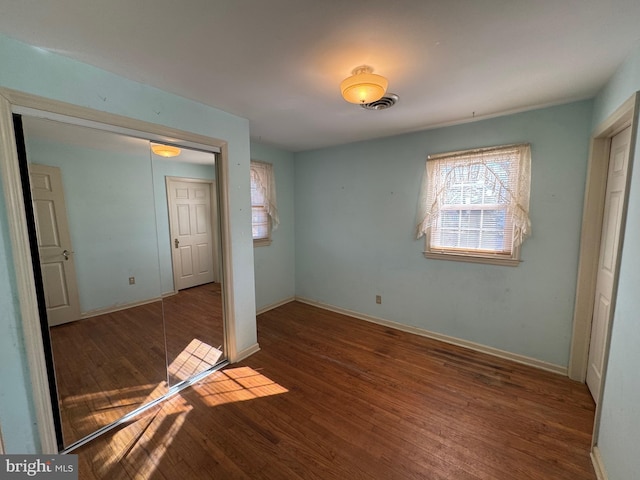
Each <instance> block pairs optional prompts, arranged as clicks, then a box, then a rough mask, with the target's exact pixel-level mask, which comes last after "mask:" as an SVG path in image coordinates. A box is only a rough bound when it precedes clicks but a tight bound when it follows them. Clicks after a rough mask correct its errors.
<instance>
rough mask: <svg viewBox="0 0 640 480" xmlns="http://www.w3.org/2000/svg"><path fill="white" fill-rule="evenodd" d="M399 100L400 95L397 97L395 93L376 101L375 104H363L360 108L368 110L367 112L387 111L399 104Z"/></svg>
mask: <svg viewBox="0 0 640 480" xmlns="http://www.w3.org/2000/svg"><path fill="white" fill-rule="evenodd" d="M399 98H400V97H398V95H396V94H395V93H388V94H386V95H385V96H384V97H382V98H381V99H380V100H376V101H375V102H371V103H363V104H362V105H360V106H361V107H362V108H366V109H367V110H386V109H387V108H391V107H393V106H394V105H395V104H396V103H397V101H398V99H399Z"/></svg>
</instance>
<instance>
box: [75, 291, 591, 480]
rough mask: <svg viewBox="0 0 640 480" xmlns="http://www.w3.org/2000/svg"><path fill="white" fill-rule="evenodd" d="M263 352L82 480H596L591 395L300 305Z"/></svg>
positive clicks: (264, 327) (278, 319) (111, 445)
mask: <svg viewBox="0 0 640 480" xmlns="http://www.w3.org/2000/svg"><path fill="white" fill-rule="evenodd" d="M258 341H259V342H260V347H261V350H260V351H259V352H257V353H256V354H254V355H252V356H251V357H249V358H247V359H246V360H244V361H242V362H240V363H238V364H233V365H229V366H227V367H225V368H224V369H223V370H220V371H218V372H215V373H213V374H211V375H210V376H208V377H206V378H205V379H203V380H201V381H200V382H198V383H196V384H195V385H194V386H193V387H190V388H187V389H185V390H183V391H182V392H180V393H179V394H177V395H176V396H174V397H171V398H170V399H169V400H168V401H167V402H164V403H163V404H162V405H159V406H157V407H156V408H154V410H153V411H149V412H147V413H145V414H144V415H142V416H141V417H140V418H138V419H136V420H135V421H131V422H130V423H129V424H127V425H123V426H121V427H119V428H118V429H117V430H113V431H111V432H109V433H107V434H106V435H104V436H102V437H100V438H98V439H96V440H95V441H94V442H91V443H89V444H87V445H84V446H82V447H81V448H79V449H78V450H77V451H75V452H74V453H77V454H78V455H79V471H80V479H83V480H92V479H109V480H113V479H123V480H125V479H145V480H182V479H189V480H197V479H203V480H204V479H206V480H210V479H236V478H237V479H252V480H253V479H265V480H273V479H288V480H294V479H303V478H304V479H335V480H345V479H380V480H388V479H398V480H400V479H416V480H417V479H429V480H481V479H482V480H514V479H517V480H520V479H531V480H533V479H536V480H595V479H596V476H595V473H594V470H593V467H592V466H591V462H590V458H589V449H590V441H591V429H592V427H593V416H594V404H593V400H592V399H591V397H590V395H589V392H588V390H587V388H586V386H585V385H584V384H581V383H578V382H574V381H571V380H569V379H568V378H566V377H564V376H561V375H557V374H554V373H549V372H545V371H541V370H538V369H535V368H532V367H528V366H525V365H521V364H518V363H514V362H512V361H509V360H505V359H501V358H497V357H493V356H489V355H486V354H482V353H479V352H475V351H471V350H467V349H464V348H461V347H457V346H453V345H449V344H445V343H442V342H438V341H436V340H431V339H428V338H424V337H420V336H416V335H412V334H409V333H405V332H401V331H398V330H393V329H390V328H387V327H384V326H380V325H374V324H371V323H367V322H364V321H362V320H356V319H353V318H350V317H346V316H344V315H340V314H337V313H333V312H328V311H325V310H321V309H318V308H315V307H311V306H308V305H304V304H301V303H298V302H292V303H288V304H286V305H283V306H281V307H278V308H276V309H274V310H271V311H269V312H266V313H263V314H261V315H260V316H258Z"/></svg>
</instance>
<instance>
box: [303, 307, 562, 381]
mask: <svg viewBox="0 0 640 480" xmlns="http://www.w3.org/2000/svg"><path fill="white" fill-rule="evenodd" d="M296 300H297V301H298V302H302V303H306V304H308V305H313V306H314V307H319V308H322V309H324V310H329V311H332V312H336V313H340V314H342V315H348V316H349V317H354V318H357V319H359V320H364V321H367V322H371V323H376V324H378V325H384V326H385V327H390V328H394V329H396V330H401V331H403V332H407V333H413V334H415V335H420V336H422V337H427V338H432V339H434V340H439V341H441V342H445V343H450V344H452V345H457V346H459V347H464V348H468V349H470V350H475V351H477V352H481V353H486V354H488V355H493V356H494V357H499V358H504V359H506V360H512V361H514V362H517V363H521V364H524V365H528V366H530V367H535V368H538V369H540V370H546V371H548V372H553V373H558V374H560V375H564V376H566V375H567V367H563V366H561V365H555V364H553V363H549V362H545V361H543V360H538V359H536V358H531V357H527V356H525V355H520V354H517V353H512V352H507V351H504V350H500V349H498V348H494V347H489V346H487V345H482V344H480V343H475V342H470V341H468V340H464V339H461V338H456V337H450V336H448V335H443V334H441V333H436V332H431V331H429V330H425V329H422V328H418V327H412V326H410V325H404V324H402V323H397V322H393V321H391V320H385V319H383V318H378V317H372V316H370V315H365V314H362V313H358V312H354V311H352V310H347V309H344V308H340V307H334V306H333V305H329V304H326V303H322V302H318V301H315V300H311V299H308V298H304V297H296Z"/></svg>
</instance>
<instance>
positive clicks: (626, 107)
mask: <svg viewBox="0 0 640 480" xmlns="http://www.w3.org/2000/svg"><path fill="white" fill-rule="evenodd" d="M639 107H640V95H639V94H638V93H635V94H633V95H632V96H631V97H630V98H629V99H627V101H625V102H624V103H623V104H622V105H621V106H620V107H619V108H618V109H617V110H616V111H615V112H614V113H613V114H611V115H610V116H609V117H608V118H607V119H606V120H605V121H604V122H602V123H601V124H600V125H598V127H596V128H595V129H594V131H593V134H592V136H591V145H590V149H589V163H588V166H587V180H586V186H585V193H584V204H583V205H584V206H583V213H582V231H581V235H580V253H579V259H578V276H577V282H576V297H575V306H574V314H573V332H572V335H571V353H570V356H569V367H568V372H567V373H568V375H569V378H571V379H572V380H577V381H579V382H583V383H584V381H585V380H586V377H587V366H588V360H589V341H590V337H591V322H592V316H593V304H594V301H595V290H596V280H597V276H598V258H599V254H600V237H601V233H602V223H603V218H604V202H605V194H606V190H607V171H608V168H609V150H610V147H611V138H612V137H614V136H615V135H616V134H617V133H619V132H621V131H622V130H624V129H625V128H626V127H629V126H631V145H630V147H629V163H628V166H627V189H626V192H625V197H624V206H623V210H622V221H621V222H620V231H621V233H623V232H624V228H625V225H626V216H627V206H628V199H629V183H630V181H631V170H632V168H633V154H634V144H635V139H636V131H637V125H638V108H639ZM623 243H624V235H621V236H620V243H619V245H618V252H617V257H618V260H619V257H620V252H621V251H622V246H623ZM618 260H617V261H616V269H615V281H614V287H613V296H612V300H611V311H610V318H612V317H613V313H614V311H615V298H616V291H617V287H618V276H619V270H620V265H619V263H620V262H619V261H618ZM609 327H611V322H609ZM609 330H610V328H609ZM609 334H610V331H608V332H607V333H606V339H607V340H606V346H605V360H604V365H603V379H602V382H601V384H602V385H604V372H606V362H607V357H608V350H609V345H608V344H609V336H610V335H609ZM602 385H601V390H602Z"/></svg>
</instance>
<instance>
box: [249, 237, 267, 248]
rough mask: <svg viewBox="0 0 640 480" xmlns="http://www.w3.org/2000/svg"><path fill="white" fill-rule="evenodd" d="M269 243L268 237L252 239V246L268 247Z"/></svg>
mask: <svg viewBox="0 0 640 480" xmlns="http://www.w3.org/2000/svg"><path fill="white" fill-rule="evenodd" d="M269 245H271V239H270V238H258V239H255V240H254V241H253V246H254V248H255V247H268V246H269Z"/></svg>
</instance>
